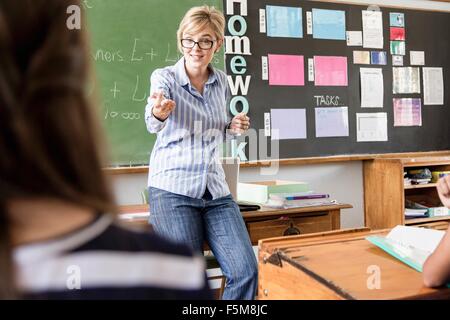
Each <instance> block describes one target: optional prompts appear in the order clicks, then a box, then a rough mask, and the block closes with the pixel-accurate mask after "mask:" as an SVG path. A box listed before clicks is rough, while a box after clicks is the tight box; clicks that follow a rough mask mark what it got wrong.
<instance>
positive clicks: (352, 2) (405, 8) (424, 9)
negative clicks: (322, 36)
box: [311, 0, 450, 13]
mask: <svg viewBox="0 0 450 320" xmlns="http://www.w3.org/2000/svg"><path fill="white" fill-rule="evenodd" d="M311 1H314V2H326V3H333V4H350V5H356V6H366V5H367V6H370V5H376V6H378V7H380V8H395V9H402V10H418V11H431V12H444V13H450V11H449V10H443V9H431V8H429V9H428V8H418V7H404V6H402V5H401V4H398V5H395V4H388V5H386V4H374V3H362V2H355V1H351V0H348V1H340V2H336V1H335V0H311ZM430 2H450V0H431V1H430Z"/></svg>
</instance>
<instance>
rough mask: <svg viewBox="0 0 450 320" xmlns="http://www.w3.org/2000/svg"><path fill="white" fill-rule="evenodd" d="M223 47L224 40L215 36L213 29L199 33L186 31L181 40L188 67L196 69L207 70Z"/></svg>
mask: <svg viewBox="0 0 450 320" xmlns="http://www.w3.org/2000/svg"><path fill="white" fill-rule="evenodd" d="M221 45H222V40H221V39H217V38H216V37H215V36H214V32H213V31H212V30H211V28H205V29H203V30H201V31H200V32H197V33H193V32H189V31H185V32H183V36H182V38H181V47H182V48H183V55H184V58H185V60H186V65H187V66H188V67H190V68H195V69H198V68H200V69H205V68H206V67H207V66H208V64H209V63H210V62H211V60H212V58H213V56H214V53H215V52H216V51H217V50H219V48H220V46H221Z"/></svg>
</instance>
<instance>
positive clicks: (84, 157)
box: [0, 0, 115, 298]
mask: <svg viewBox="0 0 450 320" xmlns="http://www.w3.org/2000/svg"><path fill="white" fill-rule="evenodd" d="M71 5H78V6H79V8H81V4H80V1H78V0H20V1H0V298H8V297H14V296H15V284H14V268H13V261H12V255H11V254H12V248H11V234H10V232H11V231H10V230H11V223H12V221H10V217H9V215H8V212H7V208H8V202H9V201H11V200H14V199H32V198H53V199H59V200H62V201H66V202H70V203H73V204H75V205H80V206H84V207H88V208H91V209H93V210H96V211H97V212H99V213H105V212H114V211H115V207H114V203H113V200H112V195H111V192H110V189H109V187H108V184H107V182H106V177H105V176H104V175H103V172H102V165H103V158H102V154H103V152H101V151H102V150H99V147H100V145H99V144H98V142H99V134H100V130H99V124H98V120H99V117H97V116H96V113H95V112H94V110H93V107H92V105H91V103H90V101H89V99H88V97H87V95H88V92H87V91H88V90H87V87H88V86H87V82H88V80H89V79H88V76H89V74H90V73H89V54H88V52H89V51H88V50H89V49H88V46H87V41H86V36H85V32H84V28H85V25H84V24H82V25H81V29H79V30H78V29H74V30H70V29H69V28H68V26H67V20H68V19H69V18H70V14H68V13H67V11H68V10H67V9H68V7H69V6H71ZM81 14H82V16H83V14H84V13H83V12H81Z"/></svg>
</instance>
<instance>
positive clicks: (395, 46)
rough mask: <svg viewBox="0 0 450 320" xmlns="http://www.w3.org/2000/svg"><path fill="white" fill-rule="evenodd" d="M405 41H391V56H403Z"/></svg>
mask: <svg viewBox="0 0 450 320" xmlns="http://www.w3.org/2000/svg"><path fill="white" fill-rule="evenodd" d="M405 51H406V48H405V41H391V54H395V55H402V56H404V55H405Z"/></svg>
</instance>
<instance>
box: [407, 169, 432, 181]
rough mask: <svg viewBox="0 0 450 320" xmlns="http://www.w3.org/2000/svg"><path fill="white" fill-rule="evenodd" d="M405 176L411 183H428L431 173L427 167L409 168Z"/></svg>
mask: <svg viewBox="0 0 450 320" xmlns="http://www.w3.org/2000/svg"><path fill="white" fill-rule="evenodd" d="M407 177H408V178H409V179H410V181H411V183H412V184H427V183H430V181H431V178H432V174H431V171H430V169H428V168H421V169H410V170H408V176H407Z"/></svg>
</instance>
